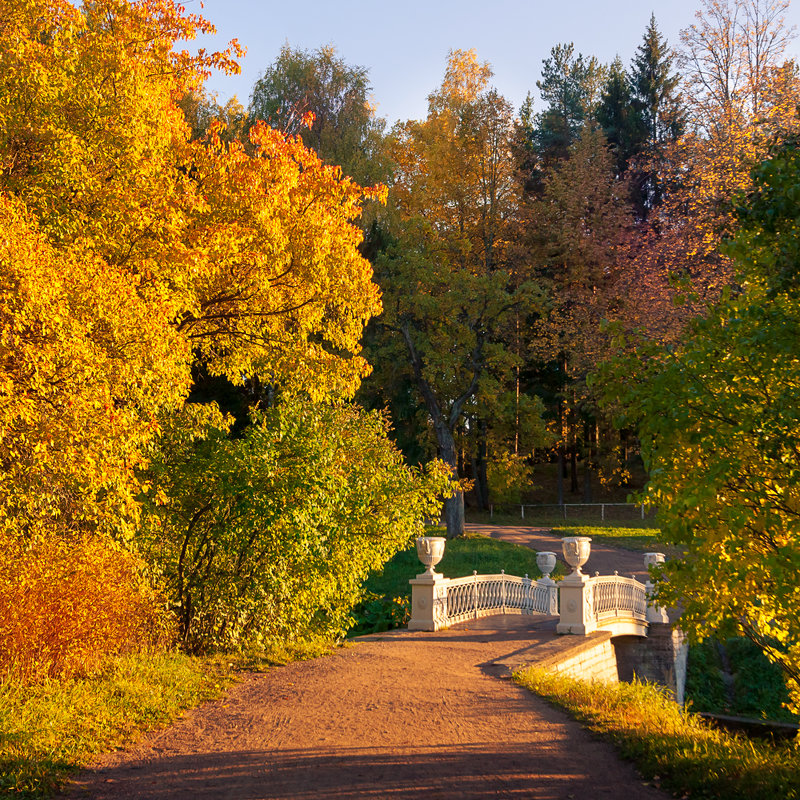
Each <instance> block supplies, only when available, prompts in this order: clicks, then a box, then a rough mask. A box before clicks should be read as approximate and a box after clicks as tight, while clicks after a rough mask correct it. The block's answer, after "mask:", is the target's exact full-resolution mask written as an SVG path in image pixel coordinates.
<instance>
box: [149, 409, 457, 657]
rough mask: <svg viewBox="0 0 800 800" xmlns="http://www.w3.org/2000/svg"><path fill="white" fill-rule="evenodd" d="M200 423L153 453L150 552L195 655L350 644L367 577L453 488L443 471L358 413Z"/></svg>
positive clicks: (275, 414)
mask: <svg viewBox="0 0 800 800" xmlns="http://www.w3.org/2000/svg"><path fill="white" fill-rule="evenodd" d="M190 422H191V421H190V420H189V419H186V418H184V419H178V420H175V421H174V423H173V427H172V430H171V431H170V432H169V433H168V434H167V436H166V437H165V439H164V440H163V441H162V449H161V451H160V452H159V453H157V454H155V458H154V463H153V467H152V481H153V490H154V493H155V497H156V498H157V503H160V505H159V504H154V505H153V507H152V509H151V511H152V513H151V515H150V516H149V518H148V520H147V524H146V526H145V528H144V530H143V532H142V535H141V538H140V542H139V544H140V547H141V549H142V551H143V552H144V553H145V554H146V556H147V557H148V558H149V559H150V560H151V563H152V564H153V567H154V569H156V570H160V571H162V573H163V582H164V585H165V590H166V592H167V595H168V597H169V599H170V601H171V603H172V605H173V607H174V609H175V611H176V613H177V616H178V619H179V625H180V631H181V636H182V640H183V642H184V643H185V645H186V646H187V647H188V648H190V649H191V650H203V649H207V648H209V647H223V648H242V647H246V646H249V645H252V644H254V643H256V644H258V643H262V642H264V641H267V640H270V639H275V638H287V639H289V640H296V639H303V638H305V637H308V636H312V635H318V636H320V635H321V636H328V637H336V636H339V635H341V633H342V632H343V631H344V630H345V629H346V628H347V626H348V624H349V613H350V609H351V608H352V606H353V605H354V604H355V603H356V602H357V601H358V599H359V598H360V596H361V588H360V587H361V583H362V581H363V579H364V578H365V577H366V575H367V574H368V572H369V570H371V569H377V568H379V567H380V566H381V565H382V564H383V563H384V562H385V561H386V559H388V558H389V557H390V556H392V555H393V554H394V553H395V552H396V551H397V549H398V548H399V547H402V546H403V545H404V544H406V543H407V542H408V540H409V537H411V536H414V535H415V534H419V533H421V532H422V530H423V519H424V518H425V517H426V516H429V515H430V514H431V513H437V512H438V507H439V506H438V504H439V503H440V502H441V495H442V494H443V493H444V492H446V491H447V486H448V482H447V479H446V478H445V477H444V474H443V472H442V470H441V469H440V468H439V464H438V462H434V464H433V465H432V466H431V467H430V468H429V469H428V471H427V472H426V473H422V472H420V471H417V470H413V469H410V468H408V467H406V466H405V465H404V463H403V461H402V457H401V456H400V454H399V452H398V451H397V450H396V448H395V447H394V446H393V445H392V444H391V443H390V441H389V439H388V438H387V429H388V426H387V423H386V420H385V419H384V418H383V417H381V416H380V415H378V414H374V413H373V414H368V413H365V412H362V411H361V410H359V409H358V408H356V407H351V406H346V405H342V406H326V405H313V404H310V403H303V402H301V401H299V400H287V401H286V402H285V403H282V404H281V405H280V406H278V407H275V408H271V409H269V410H267V411H265V412H264V413H262V414H259V415H256V416H255V417H254V419H253V422H252V424H251V425H250V426H249V427H248V428H246V429H245V431H244V434H243V436H242V437H241V438H237V439H232V438H229V437H228V435H227V425H226V423H225V421H224V420H222V419H221V418H219V417H217V418H216V419H215V418H214V416H213V414H211V415H209V414H208V413H207V412H206V418H205V420H202V421H201V424H200V425H197V424H195V425H194V430H193V427H192V424H190Z"/></svg>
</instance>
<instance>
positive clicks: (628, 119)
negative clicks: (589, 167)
mask: <svg viewBox="0 0 800 800" xmlns="http://www.w3.org/2000/svg"><path fill="white" fill-rule="evenodd" d="M597 121H598V122H599V123H600V125H601V126H602V128H603V133H604V134H605V136H606V139H607V140H608V143H609V145H610V146H611V150H612V152H613V153H614V156H615V157H616V173H617V175H622V174H623V173H624V172H626V170H627V169H628V161H629V160H630V159H631V158H632V157H633V156H634V155H636V154H637V153H638V152H639V150H640V148H641V143H642V131H643V125H642V118H641V116H640V115H639V114H637V112H636V109H635V108H634V105H633V94H632V90H631V84H630V81H629V80H628V76H627V74H626V73H625V67H623V66H622V60H621V59H620V58H619V56H617V58H615V59H614V63H613V64H612V65H611V67H610V68H609V71H608V81H606V85H605V88H604V89H603V94H602V96H601V98H600V106H599V108H598V109H597Z"/></svg>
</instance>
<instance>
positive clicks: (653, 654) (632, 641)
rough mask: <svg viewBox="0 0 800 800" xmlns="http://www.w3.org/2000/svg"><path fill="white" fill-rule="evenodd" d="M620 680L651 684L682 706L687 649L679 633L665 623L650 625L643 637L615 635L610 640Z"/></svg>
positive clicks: (652, 623)
mask: <svg viewBox="0 0 800 800" xmlns="http://www.w3.org/2000/svg"><path fill="white" fill-rule="evenodd" d="M613 645H614V650H615V651H616V660H617V666H618V670H619V679H620V680H621V681H632V680H633V679H634V677H637V678H639V680H646V681H651V682H652V683H657V684H659V685H660V686H665V687H666V688H667V689H668V690H669V692H670V693H671V694H672V696H673V697H674V698H675V700H676V702H678V703H680V704H683V701H684V687H685V686H686V655H687V650H688V649H687V646H686V642H685V640H684V637H683V634H681V632H680V631H676V630H673V629H672V628H671V627H670V625H669V623H663V622H651V623H650V625H649V628H648V631H647V638H643V637H641V636H617V637H616V638H615V639H613Z"/></svg>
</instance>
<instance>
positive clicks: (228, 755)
mask: <svg viewBox="0 0 800 800" xmlns="http://www.w3.org/2000/svg"><path fill="white" fill-rule="evenodd" d="M479 623H480V624H479ZM479 623H471V624H469V625H468V626H466V627H464V626H462V627H460V628H458V629H455V628H454V629H450V630H449V631H444V632H440V633H436V634H429V633H418V632H417V633H410V632H408V631H395V632H393V633H391V634H383V635H378V636H370V637H363V638H362V639H359V640H356V641H355V642H354V643H353V644H352V645H350V646H348V647H346V648H344V649H341V650H339V651H337V652H335V653H334V654H333V655H331V656H328V657H325V658H320V659H315V660H313V661H307V662H302V663H297V664H290V665H288V666H286V667H282V668H277V669H274V670H271V671H270V672H267V673H263V674H252V675H248V676H247V677H246V678H245V680H244V681H243V683H241V684H240V685H237V686H235V687H234V688H233V689H232V690H231V691H230V692H229V693H228V694H227V695H226V696H225V697H224V698H223V699H221V700H218V701H215V702H212V703H208V704H207V705H205V706H203V707H202V708H199V709H195V710H194V711H191V712H189V713H187V714H186V715H185V716H184V717H183V718H182V719H180V720H179V721H178V722H177V723H176V724H175V725H173V726H172V727H171V728H169V729H167V730H165V731H162V732H160V733H157V734H154V735H151V736H150V737H149V738H147V739H146V740H145V741H143V742H142V743H141V744H140V745H139V746H138V747H136V748H135V749H133V750H131V751H129V752H124V753H116V754H112V755H110V756H106V757H104V758H102V759H101V760H100V761H99V762H98V763H97V765H96V767H95V769H93V770H90V771H87V772H85V773H83V774H81V775H79V776H78V778H77V780H76V783H75V785H74V786H73V787H72V790H71V791H70V793H69V796H70V797H71V798H86V797H90V798H97V800H101V799H102V800H133V799H134V798H148V800H175V799H177V798H193V800H221V799H222V798H236V800H282V799H283V798H309V800H310V798H314V800H326V798H337V799H343V798H393V799H394V798H398V799H404V798H426V800H427V798H439V799H440V800H441V799H448V800H449V799H450V798H452V799H453V800H472V798H496V797H508V798H526V799H527V798H536V799H541V800H556V799H558V800H568V798H585V799H586V800H611V798H614V799H616V798H625V800H664V798H666V797H667V795H666V794H664V793H662V792H660V791H659V790H657V789H655V788H653V787H651V786H647V785H645V784H644V783H643V781H642V779H641V778H640V777H639V776H638V775H637V774H636V772H635V770H634V769H633V767H632V766H631V765H629V764H627V763H624V762H622V761H620V760H619V759H618V758H617V756H616V755H615V754H614V752H613V750H612V749H611V747H610V746H608V745H606V744H604V743H602V742H599V741H596V740H594V739H593V738H592V737H591V736H590V735H589V734H588V733H586V732H585V731H584V730H583V729H582V728H581V727H580V726H578V725H577V724H576V723H574V722H572V721H570V720H568V719H567V718H566V717H565V716H564V715H563V714H562V713H561V712H559V711H557V710H555V709H553V708H551V707H550V706H548V705H547V704H546V703H544V702H543V701H542V700H540V699H539V698H537V697H534V696H532V695H531V694H529V693H528V692H527V691H526V690H524V689H521V688H519V687H517V686H515V685H514V684H513V683H511V682H510V681H509V680H503V679H501V678H500V677H498V675H499V671H498V670H497V669H496V668H493V666H492V662H494V661H496V660H500V659H504V660H506V661H509V660H510V661H512V662H514V661H517V662H524V661H525V651H526V650H527V649H528V648H529V647H531V646H535V644H536V641H537V640H541V639H544V638H549V637H552V633H551V630H552V621H543V620H542V618H539V620H538V621H536V619H535V618H533V619H532V618H524V617H510V616H509V617H492V618H487V619H484V620H481V621H479Z"/></svg>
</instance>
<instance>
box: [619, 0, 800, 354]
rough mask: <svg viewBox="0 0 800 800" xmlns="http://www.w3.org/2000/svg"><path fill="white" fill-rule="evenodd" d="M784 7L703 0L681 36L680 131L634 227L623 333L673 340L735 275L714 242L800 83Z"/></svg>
mask: <svg viewBox="0 0 800 800" xmlns="http://www.w3.org/2000/svg"><path fill="white" fill-rule="evenodd" d="M784 9H785V4H783V3H774V2H768V0H726V1H725V2H723V1H722V0H720V1H719V2H717V1H716V0H714V1H713V2H712V0H709V1H708V2H704V3H703V5H702V8H701V10H700V11H698V13H697V15H696V22H695V24H694V25H692V26H691V27H689V28H687V29H686V30H684V31H682V33H681V41H682V47H681V50H680V52H679V62H678V63H679V66H680V68H681V70H682V73H683V74H682V92H681V98H682V102H683V109H684V116H683V119H684V123H685V127H684V129H683V130H682V132H681V134H680V136H679V137H678V138H677V139H676V140H675V141H674V142H673V143H671V144H670V143H667V145H668V146H667V147H666V148H665V149H664V151H663V156H662V157H661V159H660V162H659V163H660V166H659V172H660V176H661V177H660V181H661V184H662V186H663V187H664V191H663V197H664V202H663V203H662V204H661V206H660V207H659V209H658V212H657V213H651V214H650V216H649V218H648V226H647V227H643V228H642V229H641V230H640V235H639V237H638V247H637V251H636V253H635V255H634V257H633V262H632V263H635V273H634V274H635V275H637V276H638V278H634V277H633V274H632V276H631V280H630V282H629V285H630V294H629V303H628V316H629V323H628V324H629V327H631V328H636V327H639V328H642V329H646V330H649V331H650V332H651V335H652V336H654V337H658V338H661V339H662V340H670V339H675V338H676V337H678V336H679V335H680V332H681V330H682V329H683V327H684V326H685V325H686V323H687V321H688V320H689V319H691V318H692V317H693V316H696V315H698V314H702V313H703V309H704V308H705V306H706V305H707V304H708V303H713V302H714V301H715V300H716V299H718V298H719V296H720V292H721V291H722V289H723V287H725V286H726V285H728V284H729V283H730V281H731V280H732V279H733V277H734V276H733V270H732V265H731V263H730V261H729V260H728V259H727V258H726V257H725V256H724V255H723V253H722V252H721V251H720V249H719V243H720V242H721V241H722V240H723V239H724V238H725V237H726V236H730V235H732V234H733V233H734V232H735V230H736V226H737V224H738V223H737V220H736V218H735V216H734V214H733V202H732V198H733V197H734V196H735V195H736V194H737V193H738V192H742V191H744V192H746V191H748V190H749V188H750V186H751V178H750V175H751V169H752V168H753V167H754V165H755V164H757V163H758V162H759V161H760V160H761V159H763V158H764V157H765V156H766V154H767V151H768V148H769V146H770V144H771V143H773V142H774V141H776V140H781V139H782V138H785V137H786V136H787V135H790V134H791V132H792V131H793V130H795V129H796V127H797V112H796V110H797V105H798V99H800V93H799V92H800V84H799V83H798V80H797V72H796V67H795V65H794V64H793V62H790V61H786V60H785V48H786V45H787V43H788V41H789V40H790V38H791V35H792V32H791V31H789V30H787V29H786V27H785V25H784V22H783V14H782V11H783V10H784Z"/></svg>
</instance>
